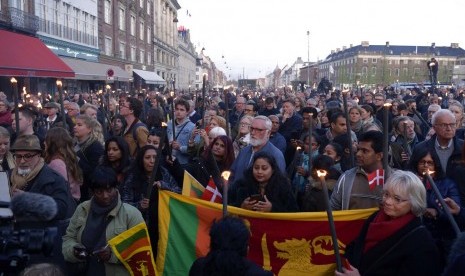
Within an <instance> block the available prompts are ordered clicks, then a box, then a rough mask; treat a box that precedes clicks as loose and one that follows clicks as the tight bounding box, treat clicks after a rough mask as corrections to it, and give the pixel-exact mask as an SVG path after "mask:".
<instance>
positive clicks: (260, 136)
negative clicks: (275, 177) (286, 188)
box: [229, 115, 286, 183]
mask: <svg viewBox="0 0 465 276" xmlns="http://www.w3.org/2000/svg"><path fill="white" fill-rule="evenodd" d="M271 126H272V123H271V120H270V119H268V117H265V116H261V115H260V116H257V117H255V118H254V119H253V120H252V124H251V125H250V142H249V145H248V146H246V147H245V148H243V149H241V150H240V151H239V154H238V155H237V158H236V160H234V163H233V164H232V165H231V176H230V177H229V181H230V183H233V182H234V180H237V179H241V178H242V177H243V176H244V172H245V171H246V170H247V168H249V167H250V166H251V165H252V164H251V163H252V159H253V156H254V155H255V154H256V153H258V152H261V151H266V152H268V153H269V154H270V155H271V156H273V157H274V158H275V160H276V163H277V164H278V167H279V168H281V170H282V172H283V173H285V172H286V163H285V162H284V156H283V153H282V152H281V151H280V150H279V149H278V148H277V147H275V146H274V145H273V144H272V143H271V142H270V140H269V139H270V133H271Z"/></svg>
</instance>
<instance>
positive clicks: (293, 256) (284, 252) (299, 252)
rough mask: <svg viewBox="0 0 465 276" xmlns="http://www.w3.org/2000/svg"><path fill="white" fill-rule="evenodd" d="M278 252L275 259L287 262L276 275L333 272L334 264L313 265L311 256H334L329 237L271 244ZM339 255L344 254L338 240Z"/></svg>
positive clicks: (343, 245) (341, 244) (342, 245)
mask: <svg viewBox="0 0 465 276" xmlns="http://www.w3.org/2000/svg"><path fill="white" fill-rule="evenodd" d="M273 245H274V246H275V248H276V249H278V250H279V251H280V252H278V253H277V257H278V258H280V259H287V260H288V261H287V262H286V263H285V264H284V265H283V266H282V267H281V269H280V271H279V273H278V275H309V274H308V273H309V272H317V271H318V272H327V271H331V270H333V268H334V267H335V264H334V263H331V264H314V263H312V256H313V255H315V254H323V255H334V250H333V249H332V248H333V242H332V239H331V236H319V237H316V238H314V239H313V240H309V241H308V240H306V239H300V240H299V239H295V238H293V239H290V240H284V242H278V241H275V242H273ZM338 245H339V250H340V253H341V254H343V253H344V249H345V244H343V243H342V242H341V241H339V240H338Z"/></svg>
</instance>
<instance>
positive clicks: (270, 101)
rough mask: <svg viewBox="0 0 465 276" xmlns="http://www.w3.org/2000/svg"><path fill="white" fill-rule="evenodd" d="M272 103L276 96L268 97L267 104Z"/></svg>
mask: <svg viewBox="0 0 465 276" xmlns="http://www.w3.org/2000/svg"><path fill="white" fill-rule="evenodd" d="M270 103H274V98H273V97H266V99H265V104H270Z"/></svg>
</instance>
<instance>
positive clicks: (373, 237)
mask: <svg viewBox="0 0 465 276" xmlns="http://www.w3.org/2000/svg"><path fill="white" fill-rule="evenodd" d="M414 218H415V215H414V214H412V213H411V212H409V213H407V214H406V215H404V216H402V217H399V218H395V219H393V218H391V217H390V216H388V215H386V213H385V212H384V210H383V209H381V210H380V211H379V212H378V214H377V215H376V217H375V218H374V219H373V221H372V222H371V223H370V225H369V226H368V231H367V235H366V237H365V247H364V248H363V252H364V253H365V252H367V251H368V250H370V249H371V248H372V247H374V246H375V245H376V244H378V242H381V241H383V240H385V239H387V238H389V237H390V236H392V235H393V234H395V233H396V232H397V231H399V230H400V229H401V228H402V227H404V226H405V225H407V224H408V223H409V222H410V221H411V220H413V219H414Z"/></svg>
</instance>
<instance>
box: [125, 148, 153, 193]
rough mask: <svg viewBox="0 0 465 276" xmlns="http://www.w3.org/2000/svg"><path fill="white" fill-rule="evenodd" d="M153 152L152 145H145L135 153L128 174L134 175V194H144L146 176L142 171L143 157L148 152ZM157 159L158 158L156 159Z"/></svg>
mask: <svg viewBox="0 0 465 276" xmlns="http://www.w3.org/2000/svg"><path fill="white" fill-rule="evenodd" d="M151 149H153V150H155V151H157V148H155V147H154V146H153V145H145V146H143V147H142V148H140V149H139V150H138V151H137V154H136V158H135V159H134V161H133V162H132V165H131V168H130V172H131V173H132V174H133V175H134V182H133V184H134V188H135V191H136V193H141V192H145V188H146V185H147V182H148V179H147V174H146V173H145V171H144V155H145V153H146V152H147V151H148V150H151ZM157 158H158V157H157Z"/></svg>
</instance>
